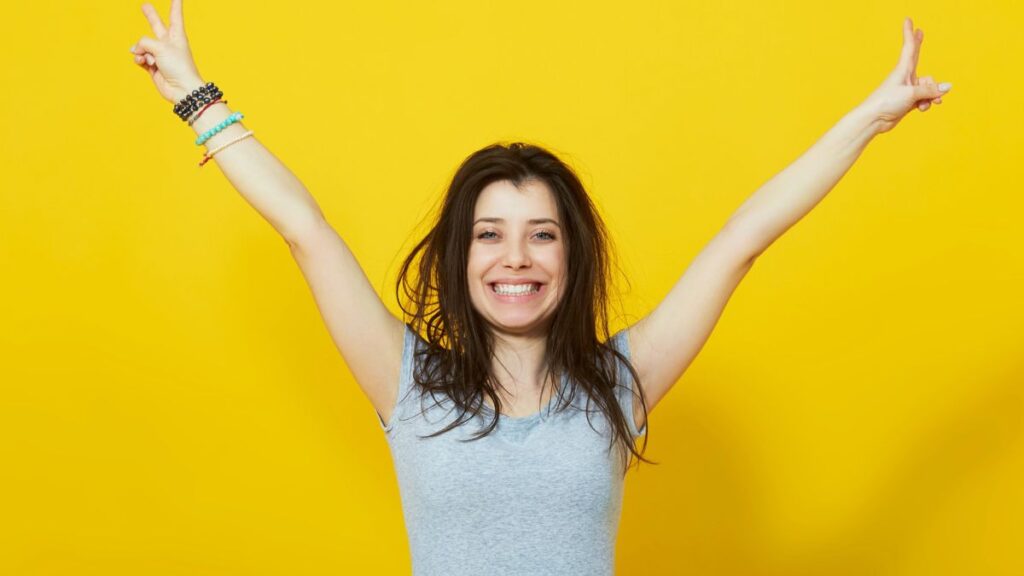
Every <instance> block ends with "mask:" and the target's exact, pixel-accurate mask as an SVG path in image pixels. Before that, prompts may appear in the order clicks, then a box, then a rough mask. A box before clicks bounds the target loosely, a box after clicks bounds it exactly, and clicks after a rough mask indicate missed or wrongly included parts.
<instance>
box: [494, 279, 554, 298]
mask: <svg viewBox="0 0 1024 576" xmlns="http://www.w3.org/2000/svg"><path fill="white" fill-rule="evenodd" d="M489 286H490V287H491V290H490V292H491V294H493V295H494V297H495V298H496V299H498V300H500V301H502V302H527V301H529V300H533V299H534V298H536V297H537V296H539V295H540V294H542V293H543V292H544V290H545V287H546V285H545V284H536V283H534V284H516V285H509V284H489Z"/></svg>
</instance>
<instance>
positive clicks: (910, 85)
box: [729, 18, 951, 257]
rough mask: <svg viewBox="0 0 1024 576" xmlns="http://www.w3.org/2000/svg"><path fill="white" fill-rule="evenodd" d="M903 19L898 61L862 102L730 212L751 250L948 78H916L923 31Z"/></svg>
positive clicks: (805, 208)
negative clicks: (939, 80)
mask: <svg viewBox="0 0 1024 576" xmlns="http://www.w3.org/2000/svg"><path fill="white" fill-rule="evenodd" d="M912 30H913V22H912V21H911V20H910V18H907V19H905V20H904V22H903V50H902V52H901V53H900V59H899V63H898V64H897V66H896V68H895V69H894V70H893V71H892V72H891V73H890V74H889V76H888V77H886V79H885V81H884V82H882V84H881V85H880V86H879V87H878V88H877V89H876V90H875V91H874V92H873V93H871V95H870V96H868V98H867V99H866V100H864V102H863V103H861V104H860V105H859V106H857V107H856V108H854V109H853V110H852V111H850V112H849V113H847V114H846V115H845V116H843V117H842V119H840V120H839V122H838V123H836V125H835V126H833V127H832V128H831V129H829V131H828V132H826V133H825V135H824V136H822V137H821V139H820V140H818V141H817V142H816V143H815V144H814V145H813V146H811V148H809V149H808V150H807V151H806V152H804V154H803V155H801V156H800V157H799V158H797V159H796V161H794V162H793V163H792V164H790V165H789V166H787V167H786V168H785V169H784V170H783V171H782V172H779V173H778V174H776V175H775V176H774V177H773V178H772V179H771V180H769V181H768V182H766V183H765V184H764V185H763V186H761V187H760V188H758V189H757V191H756V192H754V194H753V195H752V196H750V197H749V198H748V199H747V200H746V202H744V203H743V204H742V205H741V206H740V207H739V208H738V209H737V210H736V211H735V212H734V213H733V215H732V216H731V217H730V218H729V224H730V226H731V227H732V228H734V230H736V231H737V232H738V233H739V234H742V235H743V236H744V238H745V240H746V241H747V242H748V245H747V248H748V249H749V250H750V251H751V256H755V257H756V255H758V254H761V253H762V252H764V250H765V249H767V248H768V246H770V245H771V244H772V243H773V242H774V241H775V240H776V239H778V238H779V237H780V236H782V234H783V233H784V232H785V231H786V230H788V229H789V228H790V227H791V226H793V225H794V224H796V223H797V222H798V221H799V220H800V219H801V218H803V217H804V216H805V215H806V214H807V213H808V212H810V211H811V209H812V208H814V206H816V205H817V204H818V202H820V201H821V199H822V198H824V197H825V195H827V194H828V193H829V191H830V190H832V188H833V187H835V185H836V183H838V182H839V180H840V178H842V177H843V175H844V174H846V172H847V170H849V169H850V166H853V163H854V162H855V161H856V160H857V158H858V157H859V156H860V154H861V152H863V151H864V148H866V147H867V145H868V143H869V142H870V141H871V139H872V138H874V137H875V135H877V134H881V133H883V132H888V131H889V130H892V129H893V128H894V127H895V126H896V124H898V123H899V121H900V120H901V119H902V118H903V117H904V116H905V115H906V114H907V113H909V112H910V111H911V110H913V109H914V108H915V107H916V108H918V109H919V110H921V111H922V112H924V111H926V110H928V108H929V106H930V105H931V104H932V103H933V102H934V103H936V104H941V103H942V96H943V95H944V94H945V93H946V92H948V91H949V89H950V87H951V86H950V84H949V83H945V82H944V83H942V84H939V85H936V84H935V82H934V81H933V80H932V78H931V76H926V77H924V78H920V79H918V78H917V74H916V68H917V59H918V55H919V54H920V50H921V42H922V40H923V39H924V32H923V31H921V30H917V31H916V32H913V31H912Z"/></svg>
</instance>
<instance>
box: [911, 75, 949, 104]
mask: <svg viewBox="0 0 1024 576" xmlns="http://www.w3.org/2000/svg"><path fill="white" fill-rule="evenodd" d="M952 87H953V85H952V84H950V83H949V82H943V83H941V84H936V83H935V80H933V79H932V77H931V76H925V77H924V78H920V79H919V80H918V84H917V86H914V94H913V98H914V101H915V102H920V101H922V100H928V101H931V100H934V99H936V98H938V97H940V96H945V94H946V92H949V90H950V89H951V88H952Z"/></svg>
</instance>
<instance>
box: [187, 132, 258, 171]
mask: <svg viewBox="0 0 1024 576" xmlns="http://www.w3.org/2000/svg"><path fill="white" fill-rule="evenodd" d="M249 136H252V130H249V131H248V132H246V133H245V134H242V135H241V136H239V137H238V138H235V139H234V140H232V141H230V142H225V143H224V144H221V145H220V146H217V147H216V148H214V149H213V150H210V151H209V152H207V153H206V154H204V155H203V161H202V162H200V163H199V166H200V167H202V165H203V164H206V163H207V162H209V161H210V158H213V155H214V154H216V153H217V152H220V151H221V150H223V149H225V148H227V147H228V146H231V145H232V144H234V143H235V142H241V141H242V140H245V139H246V138H248V137H249Z"/></svg>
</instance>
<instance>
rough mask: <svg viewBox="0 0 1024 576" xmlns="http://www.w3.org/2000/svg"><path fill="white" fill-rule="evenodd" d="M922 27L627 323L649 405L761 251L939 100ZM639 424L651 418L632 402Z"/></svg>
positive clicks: (944, 87) (690, 355)
mask: <svg viewBox="0 0 1024 576" xmlns="http://www.w3.org/2000/svg"><path fill="white" fill-rule="evenodd" d="M923 38H924V35H923V32H921V31H920V30H918V31H917V32H914V29H913V22H912V21H911V20H910V18H907V19H905V20H904V21H903V49H902V51H901V52H900V58H899V61H898V63H897V65H896V68H895V69H894V70H893V71H892V72H891V73H890V74H889V76H887V77H886V79H885V81H884V82H882V84H881V85H880V86H879V87H878V88H877V89H876V90H875V91H874V92H872V93H871V94H870V95H869V96H868V98H867V99H866V100H864V102H863V103H861V104H860V105H859V106H857V107H856V108H855V109H853V110H852V111H851V112H849V113H847V114H846V115H845V116H843V117H842V119H841V120H840V121H839V122H838V123H837V124H836V125H835V126H833V127H832V128H831V129H830V130H829V131H828V132H826V133H825V135H824V136H822V138H821V139H820V140H819V141H818V142H816V143H815V144H814V145H813V146H812V147H811V148H810V149H808V150H807V151H806V152H804V154H803V155H802V156H800V157H799V158H797V159H796V161H794V162H793V163H792V164H791V165H789V166H787V167H786V168H785V169H784V170H783V171H782V172H780V173H778V174H776V175H775V176H774V177H773V178H772V179H771V180H769V181H768V182H766V183H765V184H764V185H763V186H761V187H760V188H758V189H757V191H756V192H754V194H753V195H752V196H750V197H749V198H748V199H747V200H746V202H744V203H743V204H742V205H741V206H740V207H739V208H738V209H737V210H736V211H735V212H734V213H733V215H732V216H731V217H730V218H729V220H728V221H727V222H726V224H725V225H724V226H723V227H722V229H721V230H720V231H719V232H718V234H716V235H715V237H714V238H712V239H711V241H710V242H708V244H707V246H705V247H704V248H703V249H702V250H701V252H700V253H699V254H698V255H697V257H696V258H694V260H693V262H691V264H690V266H689V267H688V268H687V269H686V270H685V271H684V273H683V275H682V277H681V278H680V279H679V280H678V281H677V282H676V284H675V286H673V287H672V290H670V291H669V293H668V295H667V296H665V298H664V299H663V300H662V301H661V302H660V303H659V304H658V306H656V307H655V308H654V310H652V311H651V312H650V313H649V314H647V315H646V316H644V317H643V318H641V319H640V320H639V321H638V322H637V323H636V324H634V325H633V326H630V327H629V328H628V329H627V335H628V338H629V346H630V350H631V351H632V357H631V361H632V363H633V365H634V367H635V368H636V370H637V374H638V376H639V377H640V388H641V389H642V390H643V394H644V398H645V400H646V402H645V404H646V406H647V412H649V411H650V410H653V409H654V406H655V404H657V403H658V402H659V401H660V400H661V398H662V397H664V396H665V395H666V394H667V393H668V391H669V389H671V387H672V386H673V385H674V384H675V383H676V381H678V380H679V378H680V377H682V375H683V373H684V372H685V371H686V369H687V367H689V365H690V363H691V362H693V360H694V359H695V358H696V357H697V354H698V353H699V352H700V350H701V349H702V348H703V346H704V343H705V342H706V341H707V339H708V338H709V337H710V336H711V332H712V330H713V329H714V327H715V325H716V324H717V322H718V319H719V317H720V316H721V314H722V311H723V310H724V309H725V305H726V303H727V302H728V301H729V298H730V296H731V295H732V293H733V291H734V290H735V289H736V287H737V286H738V285H739V283H740V281H741V280H742V279H743V277H744V276H745V275H746V273H747V272H748V271H749V270H750V268H751V267H752V266H753V264H754V261H755V260H756V259H757V257H758V256H759V255H760V254H761V253H762V252H764V250H765V249H767V248H768V246H770V245H771V244H772V243H773V242H774V241H775V240H776V239H777V238H778V237H779V236H781V235H782V234H783V233H784V232H785V231H786V230H787V229H789V228H790V227H791V226H792V225H793V224H795V223H796V222H797V221H798V220H800V219H801V218H803V216H804V215H806V214H807V213H808V212H810V211H811V209H812V208H814V206H815V205H816V204H817V203H818V202H820V201H821V199H822V198H824V197H825V195H826V194H828V192H829V191H830V190H831V189H832V188H833V187H834V186H835V185H836V183H837V182H839V179H840V178H842V176H843V174H845V173H846V171H847V170H849V169H850V166H852V165H853V163H854V161H856V160H857V157H858V156H860V154H861V152H863V151H864V148H865V147H866V146H867V144H868V142H870V141H871V139H872V138H873V137H875V135H877V134H881V133H882V132H887V131H889V130H891V129H893V128H894V127H895V126H896V124H898V123H899V121H900V120H901V119H902V118H903V117H904V116H906V114H907V113H908V112H910V111H911V110H912V109H914V108H915V107H917V108H918V109H919V110H921V111H922V112H924V111H926V110H928V107H929V106H930V105H931V103H936V104H939V103H941V102H942V100H941V96H942V95H943V94H945V93H946V91H948V90H949V87H950V86H949V85H948V84H945V83H944V84H940V85H936V84H935V82H933V81H932V79H931V77H930V76H926V77H924V78H921V79H918V78H917V75H916V72H915V70H916V68H917V57H918V54H919V52H920V48H921V41H922V39H923ZM635 404H636V406H635V407H634V418H635V420H636V423H637V427H638V428H639V427H642V426H643V425H644V424H645V422H646V415H645V412H644V406H643V405H642V404H640V403H639V402H637V403H635Z"/></svg>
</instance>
